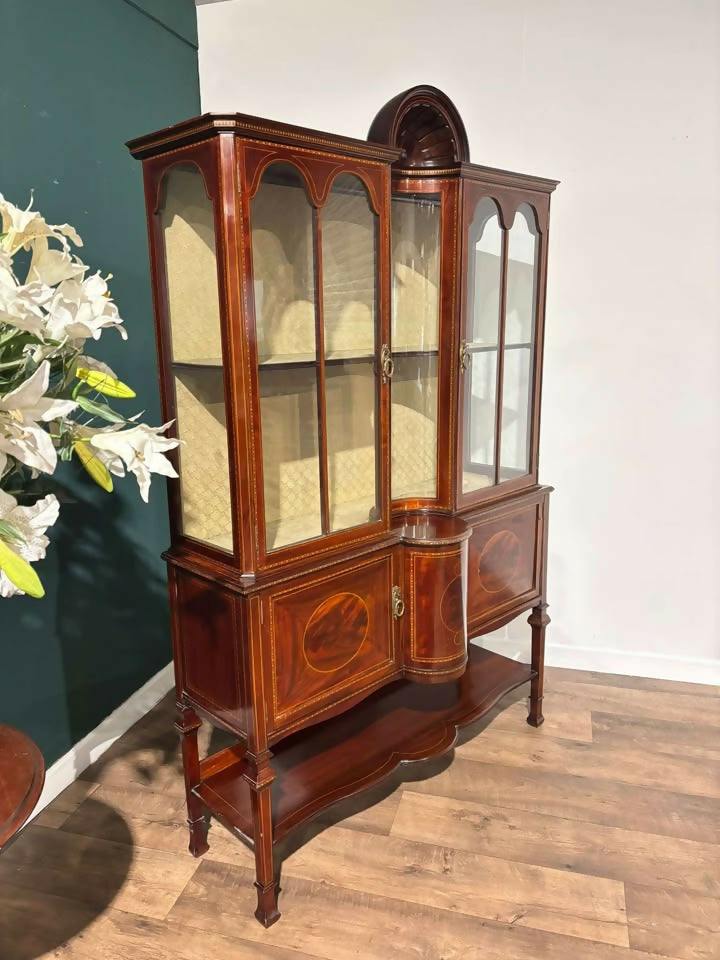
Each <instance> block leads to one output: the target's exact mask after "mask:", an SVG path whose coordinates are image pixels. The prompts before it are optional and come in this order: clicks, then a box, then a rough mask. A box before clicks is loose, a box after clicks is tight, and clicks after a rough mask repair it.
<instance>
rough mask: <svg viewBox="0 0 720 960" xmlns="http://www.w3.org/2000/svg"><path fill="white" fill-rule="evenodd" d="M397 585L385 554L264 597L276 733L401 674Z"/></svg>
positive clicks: (337, 569)
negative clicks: (394, 601) (395, 619)
mask: <svg viewBox="0 0 720 960" xmlns="http://www.w3.org/2000/svg"><path fill="white" fill-rule="evenodd" d="M392 587H393V558H392V555H391V554H390V553H387V554H381V555H379V556H378V555H377V554H376V555H374V556H373V557H372V558H371V559H363V560H361V561H356V562H354V563H352V564H348V565H346V566H343V567H340V568H334V569H333V570H332V572H330V571H325V572H324V573H323V574H322V575H318V576H312V577H310V578H309V579H308V578H303V579H302V580H301V581H300V582H299V583H297V582H296V583H295V584H290V585H287V584H286V585H284V587H283V588H279V589H274V590H273V591H272V592H271V593H270V594H269V595H268V596H267V598H266V601H265V603H264V620H265V625H266V628H267V629H269V645H270V673H271V677H270V689H271V694H272V703H271V705H270V706H271V710H270V711H269V712H270V714H271V717H270V719H271V727H272V730H278V729H284V728H286V727H295V726H304V725H306V723H307V722H308V721H310V722H314V721H315V720H321V719H322V714H323V713H324V712H326V711H329V710H330V709H332V708H336V707H337V706H338V705H340V704H342V703H344V702H347V701H349V700H351V699H353V698H356V697H358V696H360V697H362V696H363V695H367V694H369V693H370V692H371V691H372V690H373V689H375V688H376V687H377V686H379V685H380V684H381V683H382V682H383V680H385V679H386V678H388V677H390V676H392V675H393V674H394V673H396V672H397V662H398V658H397V655H396V643H395V632H394V630H393V616H392Z"/></svg>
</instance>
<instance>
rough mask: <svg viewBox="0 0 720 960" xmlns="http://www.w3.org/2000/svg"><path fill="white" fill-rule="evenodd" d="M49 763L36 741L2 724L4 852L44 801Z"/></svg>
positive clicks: (0, 837) (0, 829)
mask: <svg viewBox="0 0 720 960" xmlns="http://www.w3.org/2000/svg"><path fill="white" fill-rule="evenodd" d="M44 781H45V761H44V760H43V756H42V754H41V753H40V751H39V750H38V748H37V746H36V745H35V744H34V743H33V741H32V740H31V739H30V738H29V737H28V736H26V734H24V733H21V732H20V731H19V730H15V729H14V728H13V727H7V726H4V725H3V724H0V849H1V848H2V847H3V846H4V845H5V844H6V843H8V842H9V841H10V840H11V839H12V838H13V837H14V836H15V834H16V833H17V831H18V830H19V829H20V827H22V825H23V824H24V823H25V821H26V820H27V818H28V817H29V816H30V814H31V813H32V811H33V810H34V809H35V804H36V803H37V802H38V800H39V799H40V793H41V791H42V788H43V783H44Z"/></svg>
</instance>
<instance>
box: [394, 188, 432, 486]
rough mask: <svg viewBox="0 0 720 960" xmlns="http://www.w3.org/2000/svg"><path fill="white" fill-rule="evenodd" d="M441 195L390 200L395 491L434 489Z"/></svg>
mask: <svg viewBox="0 0 720 960" xmlns="http://www.w3.org/2000/svg"><path fill="white" fill-rule="evenodd" d="M440 216H441V206H440V195H439V194H436V193H432V194H422V193H414V194H400V195H396V196H395V197H393V200H392V265H393V274H392V341H391V342H392V352H393V357H394V359H395V374H394V376H393V379H392V381H391V402H392V412H391V417H390V421H391V450H392V498H393V500H399V499H405V500H407V499H432V498H435V497H437V417H438V393H437V357H438V353H437V351H438V342H439V331H440Z"/></svg>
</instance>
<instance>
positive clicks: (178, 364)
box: [173, 344, 529, 370]
mask: <svg viewBox="0 0 720 960" xmlns="http://www.w3.org/2000/svg"><path fill="white" fill-rule="evenodd" d="M526 346H529V344H526ZM473 349H475V348H473ZM392 355H393V356H394V357H395V358H396V359H399V358H404V357H436V356H437V355H438V351H437V348H435V349H430V350H423V349H420V348H418V349H414V348H409V349H401V350H393V352H392ZM372 360H375V354H374V353H364V354H347V355H345V354H343V353H331V354H328V355H327V356H326V357H325V364H326V366H334V365H338V364H341V363H369V362H370V361H372ZM317 363H318V359H317V357H316V356H315V354H314V353H285V354H282V353H279V354H276V355H275V356H271V357H267V358H265V359H261V360H260V361H259V363H258V366H259V367H260V368H261V369H264V368H268V367H270V368H276V369H282V370H286V369H288V368H289V367H314V366H316V365H317ZM222 366H223V362H222V360H221V359H220V358H208V359H204V358H203V359H201V360H174V361H173V367H175V368H178V369H197V368H198V367H199V368H202V369H206V370H207V369H216V370H222Z"/></svg>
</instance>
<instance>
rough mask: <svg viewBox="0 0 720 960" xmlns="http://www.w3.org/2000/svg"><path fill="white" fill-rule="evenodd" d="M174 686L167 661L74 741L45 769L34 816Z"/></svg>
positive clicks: (173, 676) (170, 666)
mask: <svg viewBox="0 0 720 960" xmlns="http://www.w3.org/2000/svg"><path fill="white" fill-rule="evenodd" d="M174 685H175V674H174V672H173V665H172V663H169V664H168V665H167V666H166V667H163V668H162V670H159V671H158V672H157V673H156V674H155V676H154V677H151V678H150V679H149V680H148V682H147V683H145V684H143V686H142V687H140V689H139V690H136V691H135V693H133V694H132V695H131V696H130V697H128V699H127V700H126V701H125V703H122V704H121V705H120V706H119V707H118V708H117V710H113V712H112V713H111V714H110V716H109V717H106V718H105V719H104V720H103V722H102V723H101V724H100V725H99V726H97V727H95V729H94V730H91V731H90V733H88V734H87V736H85V737H83V738H82V740H80V741H79V742H78V743H76V744H75V746H74V747H73V748H72V750H69V751H68V752H67V753H66V754H65V755H64V756H62V757H60V759H59V760H56V761H55V763H54V764H53V765H52V766H51V767H50V769H49V770H48V771H47V774H46V776H45V786H44V787H43V792H42V794H41V795H40V800H39V802H38V805H37V807H36V808H35V810H34V811H33V817H35V816H37V814H38V813H40V811H41V810H42V809H43V808H44V807H46V806H47V805H48V804H49V803H50V802H51V801H52V800H54V799H55V797H57V795H58V794H60V793H62V791H63V790H64V789H65V788H66V787H69V786H70V784H71V783H72V782H73V781H74V780H77V778H78V777H79V776H80V774H81V773H82V772H83V770H85V768H86V767H89V766H90V764H91V763H94V762H95V761H96V760H97V759H98V757H101V756H102V755H103V753H105V751H106V750H107V749H108V747H111V746H112V745H113V743H115V741H116V740H117V739H118V738H119V737H121V736H122V735H123V734H124V733H125V732H126V731H128V730H129V729H130V727H131V726H132V725H133V724H134V723H137V721H138V720H140V719H141V718H142V717H144V716H145V714H146V713H147V712H148V710H152V708H153V707H154V706H155V704H156V703H158V702H159V701H160V700H162V698H163V697H164V696H165V694H166V693H169V692H170V690H172V689H173V687H174Z"/></svg>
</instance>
